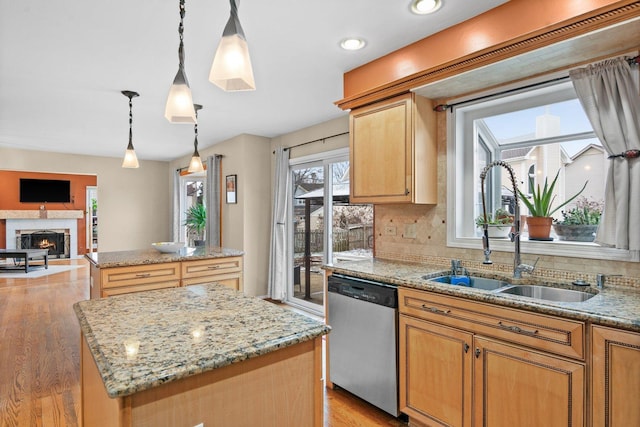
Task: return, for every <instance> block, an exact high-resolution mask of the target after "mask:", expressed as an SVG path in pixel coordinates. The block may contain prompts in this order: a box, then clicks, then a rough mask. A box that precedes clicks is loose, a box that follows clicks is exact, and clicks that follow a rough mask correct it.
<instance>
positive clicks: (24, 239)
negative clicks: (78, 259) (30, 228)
mask: <svg viewBox="0 0 640 427" xmlns="http://www.w3.org/2000/svg"><path fill="white" fill-rule="evenodd" d="M18 239H19V242H17V243H18V247H19V248H20V249H48V250H49V256H53V255H55V256H57V257H58V258H69V256H70V251H69V249H70V248H69V236H68V234H66V233H64V232H59V231H55V230H38V231H34V232H29V233H25V232H22V233H20V235H19V236H18Z"/></svg>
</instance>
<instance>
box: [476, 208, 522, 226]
mask: <svg viewBox="0 0 640 427" xmlns="http://www.w3.org/2000/svg"><path fill="white" fill-rule="evenodd" d="M487 224H489V225H511V224H513V215H512V214H511V213H510V212H509V211H507V210H505V209H502V208H498V209H496V210H495V212H494V213H493V214H491V213H488V214H487ZM476 225H477V226H478V227H482V226H483V225H484V215H479V216H478V217H477V218H476Z"/></svg>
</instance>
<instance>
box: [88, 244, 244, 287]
mask: <svg viewBox="0 0 640 427" xmlns="http://www.w3.org/2000/svg"><path fill="white" fill-rule="evenodd" d="M243 254H244V252H242V251H239V250H235V249H227V248H220V247H211V246H201V247H197V248H187V247H185V248H182V249H181V250H180V251H179V252H175V253H161V252H159V251H157V250H156V249H146V250H132V251H116V252H97V253H92V254H87V255H86V257H87V259H88V260H89V263H90V275H91V278H90V294H91V298H92V299H95V298H103V297H109V296H113V295H121V294H125V293H132V292H142V291H149V290H153V289H163V288H174V287H179V286H189V285H197V284H201V283H211V282H217V283H221V284H223V285H225V286H227V287H229V288H232V289H235V290H240V291H241V290H242V289H243V286H242V279H243V274H242V270H243V266H242V255H243Z"/></svg>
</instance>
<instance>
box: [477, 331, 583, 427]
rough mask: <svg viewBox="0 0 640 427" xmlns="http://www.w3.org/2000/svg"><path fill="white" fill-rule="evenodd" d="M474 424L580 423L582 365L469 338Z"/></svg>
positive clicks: (529, 426) (498, 426)
mask: <svg viewBox="0 0 640 427" xmlns="http://www.w3.org/2000/svg"><path fill="white" fill-rule="evenodd" d="M474 360H475V362H474V421H475V422H474V425H475V426H488V427H513V426H519V427H540V426H545V427H556V426H557V427H560V426H563V427H567V426H571V427H576V426H583V425H585V416H584V414H585V396H586V394H585V366H584V365H583V364H581V363H577V362H572V361H568V360H565V359H562V358H559V357H555V356H550V355H546V354H542V353H537V352H534V351H531V350H529V349H526V348H523V347H518V346H515V345H507V344H503V343H500V342H497V341H493V340H490V339H487V338H481V337H474Z"/></svg>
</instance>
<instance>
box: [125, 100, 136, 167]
mask: <svg viewBox="0 0 640 427" xmlns="http://www.w3.org/2000/svg"><path fill="white" fill-rule="evenodd" d="M122 94H123V95H124V96H126V97H127V98H129V145H127V151H125V153H124V160H123V161H122V167H123V168H137V167H139V166H140V165H139V164H138V157H137V156H136V152H135V150H134V149H133V130H132V129H133V113H132V107H133V104H132V102H131V98H135V97H136V96H140V95H139V94H138V92H133V91H130V90H123V91H122Z"/></svg>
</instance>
